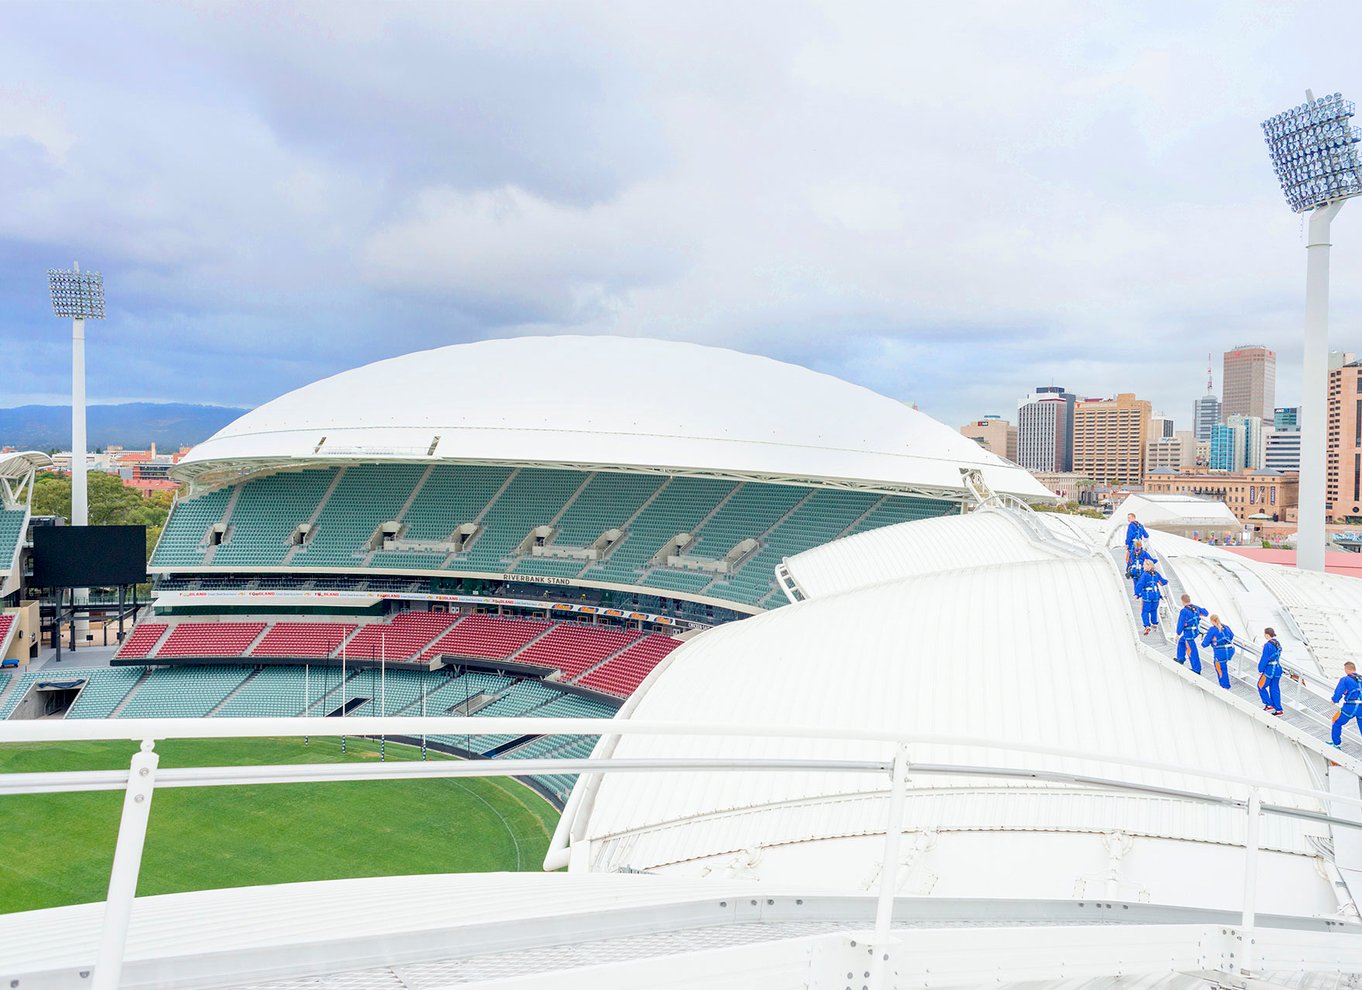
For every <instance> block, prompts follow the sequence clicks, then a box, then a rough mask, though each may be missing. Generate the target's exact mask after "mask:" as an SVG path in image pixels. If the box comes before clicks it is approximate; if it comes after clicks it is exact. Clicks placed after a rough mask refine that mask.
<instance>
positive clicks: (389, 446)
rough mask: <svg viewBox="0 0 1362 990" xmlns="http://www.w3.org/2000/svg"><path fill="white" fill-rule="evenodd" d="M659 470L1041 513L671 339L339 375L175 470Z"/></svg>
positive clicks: (938, 431)
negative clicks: (964, 496) (944, 495)
mask: <svg viewBox="0 0 1362 990" xmlns="http://www.w3.org/2000/svg"><path fill="white" fill-rule="evenodd" d="M347 459H356V460H366V461H373V460H405V461H410V460H418V461H424V460H433V461H497V462H524V463H533V464H544V465H559V464H562V465H568V464H571V465H592V466H601V467H620V468H626V469H627V468H636V469H638V468H646V469H656V468H664V469H670V470H678V471H695V472H705V473H711V472H712V473H720V474H731V475H739V476H743V477H768V478H782V479H794V480H810V481H828V482H850V483H853V484H855V485H857V486H864V487H882V488H887V489H891V490H903V489H926V490H929V491H943V492H952V493H958V492H960V491H961V480H960V470H961V468H962V467H964V468H978V469H979V470H981V471H982V472H983V475H984V480H985V482H986V483H987V484H988V485H989V486H990V487H991V488H992V489H993V490H994V491H997V492H1006V493H1010V494H1015V495H1020V496H1024V497H1027V498H1033V499H1052V498H1053V495H1051V493H1050V492H1048V491H1046V489H1045V488H1044V487H1042V486H1041V485H1040V483H1039V482H1037V481H1036V480H1035V479H1034V478H1033V477H1032V476H1031V475H1030V474H1029V473H1028V472H1026V471H1025V470H1023V469H1022V468H1020V467H1018V466H1017V465H1015V464H1011V463H1010V462H1008V461H1005V460H1003V459H1002V458H999V457H997V456H995V455H994V454H991V453H989V452H987V451H985V450H983V449H981V448H980V447H979V446H978V445H977V444H975V443H974V442H973V441H971V440H969V439H967V438H965V437H962V436H960V435H959V434H958V433H956V432H955V431H954V430H951V429H950V428H949V427H946V426H944V425H942V424H941V423H938V422H936V421H935V420H933V419H931V418H930V417H928V416H926V415H924V414H923V413H920V412H918V411H916V410H914V409H911V408H909V407H907V406H905V405H903V404H902V403H900V402H897V401H895V400H893V399H890V398H887V397H885V396H883V395H879V394H878V393H876V392H872V391H871V390H869V389H866V388H862V387H861V386H858V385H853V384H850V383H849V382H845V381H842V380H841V379H838V378H834V377H832V376H831V375H825V374H820V373H818V372H815V371H810V370H809V369H807V368H801V367H799V366H797V365H793V364H786V363H784V362H781V361H775V360H772V359H770V358H765V357H759V356H756V355H752V354H742V353H739V352H737V351H731V350H727V349H725V348H719V347H706V346H702V345H699V344H690V343H681V342H677V341H663V340H648V339H641V338H622V337H580V336H562V337H517V338H512V339H506V340H486V341H479V342H477V343H471V344H455V345H451V346H448V347H439V348H435V349H434V350H429V351H420V352H416V353H412V354H405V355H402V356H401V357H396V358H390V359H388V360H384V361H377V362H375V363H373V364H369V365H365V366H364V367H361V368H355V369H353V370H351V371H345V372H342V373H340V374H338V375H333V376H332V377H330V378H325V379H323V380H321V381H318V382H314V383H313V384H311V385H306V386H304V387H303V388H300V389H297V390H295V391H293V392H289V393H288V394H286V395H283V396H280V397H279V398H277V399H274V400H273V401H271V402H267V403H265V404H264V405H262V406H260V407H259V408H257V409H254V410H252V411H251V412H249V413H247V414H246V415H244V416H242V417H241V418H240V419H238V420H236V421H235V422H233V423H231V424H230V425H228V426H227V427H225V428H223V429H222V430H219V431H218V432H217V433H216V434H214V435H213V436H212V437H210V438H209V439H208V440H206V441H204V442H203V443H201V444H199V445H198V446H197V447H195V448H194V449H193V450H192V451H191V452H190V453H189V455H188V456H187V457H185V458H184V460H182V461H181V462H180V464H179V466H178V468H177V469H176V475H177V476H178V477H181V478H194V477H198V476H201V475H204V474H207V473H208V472H212V471H215V470H218V469H222V470H226V471H238V470H243V469H247V470H249V469H251V468H253V467H268V466H272V465H277V464H288V463H298V462H300V461H301V462H305V461H313V462H315V461H336V460H347Z"/></svg>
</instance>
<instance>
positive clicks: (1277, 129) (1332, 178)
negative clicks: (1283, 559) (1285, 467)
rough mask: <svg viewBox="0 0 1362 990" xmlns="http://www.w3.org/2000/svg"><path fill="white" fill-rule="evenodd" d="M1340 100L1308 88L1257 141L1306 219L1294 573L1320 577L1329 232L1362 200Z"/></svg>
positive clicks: (1353, 135) (1359, 167)
mask: <svg viewBox="0 0 1362 990" xmlns="http://www.w3.org/2000/svg"><path fill="white" fill-rule="evenodd" d="M1355 111H1356V107H1355V105H1354V104H1353V102H1352V101H1351V100H1345V99H1343V96H1342V94H1340V93H1334V94H1332V95H1325V96H1321V97H1320V98H1319V99H1315V95H1314V94H1313V93H1311V92H1310V91H1309V90H1308V89H1307V90H1306V91H1305V102H1304V103H1302V104H1301V105H1300V106H1297V107H1293V108H1292V109H1290V110H1286V111H1283V112H1282V113H1279V114H1277V116H1275V117H1271V118H1269V119H1267V120H1265V121H1263V136H1264V138H1265V139H1266V141H1267V147H1268V152H1269V154H1270V155H1271V156H1272V167H1273V169H1274V170H1275V171H1276V173H1277V179H1278V181H1280V182H1281V186H1282V193H1283V194H1284V195H1285V196H1286V202H1287V205H1289V206H1290V207H1291V209H1292V210H1293V211H1295V212H1296V213H1307V212H1308V213H1309V214H1310V236H1309V238H1308V239H1307V241H1306V244H1305V251H1306V260H1305V356H1304V362H1303V365H1304V367H1303V374H1302V380H1301V390H1302V393H1303V394H1302V395H1301V470H1300V506H1299V509H1298V510H1297V511H1298V525H1297V533H1296V566H1297V567H1300V568H1304V569H1306V570H1312V571H1322V570H1324V546H1325V540H1324V502H1325V498H1324V477H1325V465H1326V460H1327V451H1326V447H1325V437H1326V436H1327V424H1326V422H1325V419H1326V416H1327V408H1328V388H1329V367H1328V362H1329V225H1330V224H1331V223H1332V222H1333V219H1334V217H1336V216H1338V211H1339V210H1341V209H1343V204H1344V203H1346V202H1347V201H1348V200H1349V199H1351V198H1353V197H1354V196H1357V195H1362V159H1359V157H1358V147H1357V145H1358V142H1359V141H1362V131H1359V130H1358V129H1357V128H1355V127H1353V126H1352V125H1351V123H1350V121H1351V119H1352V116H1353V114H1354V112H1355Z"/></svg>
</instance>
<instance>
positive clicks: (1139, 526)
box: [1126, 512, 1149, 550]
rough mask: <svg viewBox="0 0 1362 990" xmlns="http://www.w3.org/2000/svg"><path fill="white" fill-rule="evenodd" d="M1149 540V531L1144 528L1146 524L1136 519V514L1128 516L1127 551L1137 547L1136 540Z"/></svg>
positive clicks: (1128, 514) (1131, 513)
mask: <svg viewBox="0 0 1362 990" xmlns="http://www.w3.org/2000/svg"><path fill="white" fill-rule="evenodd" d="M1147 539H1149V530H1147V529H1145V528H1144V524H1143V523H1141V522H1140V520H1138V519H1136V518H1135V513H1133V512H1130V513H1127V514H1126V549H1127V550H1129V549H1130V548H1131V547H1132V546H1134V545H1135V541H1136V540H1141V541H1143V540H1147Z"/></svg>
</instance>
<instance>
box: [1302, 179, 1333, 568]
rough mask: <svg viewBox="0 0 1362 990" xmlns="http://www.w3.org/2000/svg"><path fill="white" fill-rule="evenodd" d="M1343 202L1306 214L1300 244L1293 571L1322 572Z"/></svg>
mask: <svg viewBox="0 0 1362 990" xmlns="http://www.w3.org/2000/svg"><path fill="white" fill-rule="evenodd" d="M1343 202H1344V201H1342V200H1340V201H1339V202H1337V203H1330V204H1329V205H1328V206H1321V207H1320V208H1319V209H1317V210H1315V211H1314V212H1313V213H1311V214H1310V237H1309V240H1308V241H1307V242H1306V245H1305V252H1306V255H1305V355H1304V360H1303V368H1302V376H1301V473H1300V507H1299V509H1298V510H1297V512H1298V516H1297V519H1298V522H1297V526H1296V566H1297V567H1298V568H1300V569H1302V570H1309V571H1323V570H1324V548H1325V538H1324V501H1325V498H1324V484H1325V463H1326V457H1327V453H1326V451H1327V446H1326V444H1327V438H1328V423H1327V419H1328V406H1329V402H1328V391H1329V225H1330V224H1331V223H1332V222H1333V219H1334V217H1336V216H1338V211H1339V210H1341V209H1343Z"/></svg>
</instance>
